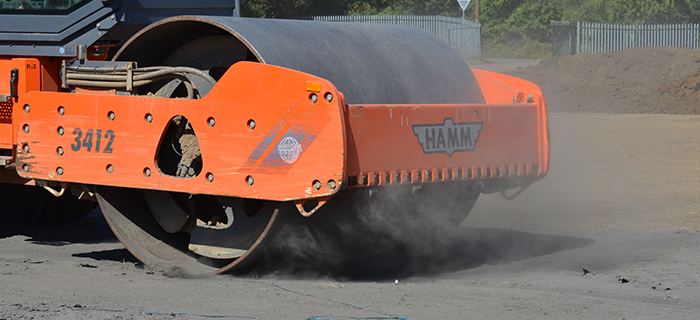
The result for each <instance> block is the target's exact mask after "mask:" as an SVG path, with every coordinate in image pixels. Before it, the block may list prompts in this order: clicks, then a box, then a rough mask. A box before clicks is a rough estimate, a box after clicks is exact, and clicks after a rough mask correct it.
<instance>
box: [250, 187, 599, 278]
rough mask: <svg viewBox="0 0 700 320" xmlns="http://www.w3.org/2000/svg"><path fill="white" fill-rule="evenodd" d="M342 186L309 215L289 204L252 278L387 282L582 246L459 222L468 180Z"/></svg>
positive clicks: (470, 200)
mask: <svg viewBox="0 0 700 320" xmlns="http://www.w3.org/2000/svg"><path fill="white" fill-rule="evenodd" d="M369 193H370V190H369V189H368V188H358V189H354V190H346V191H344V192H343V193H341V194H339V195H338V196H337V197H336V198H334V199H333V200H332V201H330V202H329V203H327V204H326V206H324V207H323V208H322V209H321V210H319V211H318V212H317V213H315V214H314V215H313V216H312V217H310V218H302V217H301V216H300V215H299V214H298V213H297V212H294V210H295V209H294V208H293V207H292V206H290V207H289V210H285V212H283V213H284V215H285V216H284V217H283V219H284V220H285V221H283V222H282V223H280V225H281V226H280V227H279V229H278V230H273V231H274V232H271V234H270V239H269V242H268V244H267V246H266V253H267V255H266V261H265V264H264V265H263V266H261V267H260V268H256V270H255V271H254V273H253V274H252V275H254V276H262V275H269V274H275V275H277V276H282V277H284V276H288V277H292V278H300V277H302V278H307V277H308V278H321V277H331V278H334V279H339V280H359V281H362V280H367V281H377V280H391V281H393V280H394V279H401V278H406V277H409V276H420V275H426V276H427V275H435V274H441V273H447V272H453V271H459V270H465V269H470V268H475V267H478V266H481V265H483V264H498V263H507V262H511V261H517V260H521V259H526V258H530V257H534V256H539V255H544V254H549V253H554V252H558V251H561V250H567V249H573V248H578V247H582V246H585V245H588V244H589V243H590V242H591V241H590V240H587V239H580V238H572V237H562V236H549V235H538V234H532V233H527V232H518V231H512V230H506V229H494V228H464V227H459V224H460V222H461V221H462V220H463V218H464V217H466V215H467V214H468V213H469V210H470V209H471V207H472V206H473V204H474V201H475V200H476V198H475V195H476V194H477V193H476V190H474V189H473V185H471V184H469V183H462V182H459V183H440V184H435V185H424V186H423V188H422V189H420V190H414V189H413V188H412V187H410V186H409V187H405V186H402V187H384V188H381V189H379V190H378V191H373V192H372V195H371V196H369Z"/></svg>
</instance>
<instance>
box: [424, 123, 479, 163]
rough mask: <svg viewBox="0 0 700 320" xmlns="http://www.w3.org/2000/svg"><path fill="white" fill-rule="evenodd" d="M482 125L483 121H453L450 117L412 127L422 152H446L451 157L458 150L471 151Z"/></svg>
mask: <svg viewBox="0 0 700 320" xmlns="http://www.w3.org/2000/svg"><path fill="white" fill-rule="evenodd" d="M483 126H484V123H483V122H465V123H454V122H453V121H452V118H445V121H444V122H443V123H442V124H419V125H414V126H412V127H413V133H414V134H415V135H416V137H417V138H418V143H420V145H421V147H423V153H426V154H427V153H446V154H447V156H449V157H451V156H452V154H453V153H455V152H458V151H473V150H474V147H476V142H477V141H478V140H479V134H480V133H481V128H482V127H483Z"/></svg>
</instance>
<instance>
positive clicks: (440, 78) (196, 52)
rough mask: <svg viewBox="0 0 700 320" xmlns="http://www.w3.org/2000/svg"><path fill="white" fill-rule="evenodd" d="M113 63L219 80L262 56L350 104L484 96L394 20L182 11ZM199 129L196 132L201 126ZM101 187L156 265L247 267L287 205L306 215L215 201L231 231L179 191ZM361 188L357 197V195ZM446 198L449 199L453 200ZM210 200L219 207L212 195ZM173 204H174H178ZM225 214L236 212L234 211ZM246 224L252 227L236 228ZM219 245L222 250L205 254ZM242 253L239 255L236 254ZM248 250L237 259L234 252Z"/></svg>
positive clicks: (118, 224) (469, 197)
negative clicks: (185, 70) (325, 83)
mask: <svg viewBox="0 0 700 320" xmlns="http://www.w3.org/2000/svg"><path fill="white" fill-rule="evenodd" d="M183 40H184V44H183ZM399 53H400V54H399ZM115 60H124V61H136V62H137V63H138V66H139V67H149V66H167V65H173V66H189V67H194V68H197V69H200V70H203V71H208V72H209V75H210V76H212V77H213V78H214V79H219V77H220V76H221V75H222V74H223V72H224V71H225V70H226V69H227V68H228V67H229V66H230V65H232V64H233V63H236V62H238V61H256V62H260V63H265V64H271V65H277V66H281V67H286V68H290V69H294V70H299V71H302V72H307V73H309V74H313V75H315V76H319V77H321V78H324V79H328V80H330V81H331V82H333V83H334V85H336V87H337V88H338V89H339V90H340V91H341V92H343V93H344V94H345V96H346V103H348V104H358V103H359V104H401V103H409V104H416V103H453V104H454V103H483V102H484V99H483V95H482V93H481V89H480V87H479V85H478V83H477V82H476V80H475V78H474V76H473V74H472V73H471V70H470V69H469V67H468V66H467V65H466V64H465V63H464V61H463V60H462V58H461V57H460V56H459V55H458V54H457V53H456V52H455V51H454V50H453V49H452V48H450V47H449V46H448V45H446V44H445V43H444V42H442V41H441V40H439V39H436V38H434V37H432V36H430V35H428V34H427V33H424V32H421V31H418V30H416V29H413V28H404V27H396V26H383V25H372V26H369V25H363V24H340V23H310V22H306V21H286V20H269V19H240V18H219V17H196V16H195V17H174V18H168V19H164V20H161V21H159V22H156V23H154V24H152V25H150V26H148V27H146V28H144V29H142V30H141V31H139V32H138V33H137V34H136V35H135V36H134V37H132V38H131V39H130V40H129V41H127V42H126V44H125V45H124V46H123V47H122V48H121V49H120V51H119V52H118V53H117V54H116V56H115ZM416 62H420V63H416ZM358 79H360V80H362V81H358ZM200 80H201V79H197V78H195V79H194V80H193V82H195V83H194V84H195V86H196V87H197V91H198V93H199V95H195V98H197V97H202V96H204V95H206V93H207V92H208V91H209V90H210V89H211V87H209V86H208V85H207V82H206V81H200ZM377 82H381V83H382V84H387V83H390V84H391V85H390V86H386V85H378V83H377ZM178 85H179V84H178V83H177V82H176V81H174V82H173V81H164V82H163V83H160V84H158V85H156V86H155V87H154V88H148V89H140V91H139V92H138V93H139V94H141V95H146V94H155V95H156V96H160V97H178V98H181V97H183V95H182V91H183V90H182V88H180V89H179V90H177V86H178ZM188 95H189V93H188ZM193 130H194V131H195V132H196V130H197V128H193ZM159 158H160V157H159ZM159 160H160V159H159ZM201 161H203V162H206V161H207V159H206V154H204V155H201ZM178 172H179V170H178ZM427 189H432V190H428V191H427V192H425V193H418V194H414V193H413V192H411V193H404V194H405V196H404V197H405V198H404V199H403V200H405V201H399V203H402V202H403V203H404V204H405V203H412V204H416V206H419V207H421V208H422V207H423V206H424V205H425V204H426V203H428V201H425V200H426V199H427V198H429V196H430V195H431V194H433V193H435V192H438V193H440V190H439V189H440V187H436V188H433V187H428V188H427ZM366 191H367V190H357V192H352V191H350V190H347V191H343V193H348V196H347V197H345V195H344V194H341V195H339V198H338V199H335V200H334V201H332V202H331V203H330V204H327V205H326V206H324V208H323V209H324V210H323V211H324V212H328V213H331V212H335V211H338V212H342V211H345V210H348V209H350V210H364V208H363V206H362V205H361V206H359V207H358V206H356V205H355V204H353V200H356V199H359V200H360V201H366V200H367V199H366V197H367V196H366V195H364V193H365V192H366ZM96 193H97V198H98V202H99V204H100V207H101V209H102V211H103V213H104V215H105V217H106V219H107V221H108V222H109V224H110V226H111V227H112V230H113V231H114V232H115V234H117V237H118V238H119V239H120V240H121V242H122V243H123V244H124V245H125V246H126V247H127V248H128V249H129V251H131V252H132V253H133V254H134V255H135V256H136V257H138V258H139V259H140V260H141V261H143V262H144V263H145V264H147V265H150V266H153V267H156V268H162V269H169V268H181V269H184V270H185V271H187V272H192V273H203V272H208V273H221V272H226V271H235V272H238V271H244V270H247V267H248V266H250V265H251V264H253V263H254V262H255V261H256V260H257V259H256V258H258V257H259V256H261V252H262V251H263V250H261V248H262V247H263V244H264V240H265V238H266V236H267V235H268V233H269V232H270V229H271V227H272V226H273V224H275V221H276V220H277V219H278V216H280V210H282V209H281V208H286V209H284V211H285V214H283V216H285V217H292V216H295V214H298V213H295V212H286V211H287V210H290V211H293V210H295V208H294V206H292V205H288V204H286V203H272V202H270V203H267V204H265V205H264V206H262V209H261V210H260V211H259V212H256V214H255V215H253V216H249V215H247V214H244V215H240V214H239V215H237V212H240V211H244V212H245V210H240V208H241V207H244V205H241V201H245V200H242V199H235V198H222V197H217V198H216V201H218V202H219V204H220V207H219V208H218V209H212V210H213V211H221V210H222V209H221V208H222V207H224V209H223V210H224V211H226V210H227V209H225V208H235V207H238V208H239V210H235V209H232V210H230V211H232V214H233V216H234V218H233V223H232V224H231V223H230V219H226V220H228V221H226V223H225V225H226V226H227V227H224V228H223V230H225V231H222V229H218V230H213V231H212V230H211V228H207V224H212V225H214V226H216V225H217V221H212V220H209V219H208V218H205V219H199V220H201V221H200V223H199V226H195V224H196V223H195V222H196V220H197V218H198V217H197V216H208V215H211V214H209V213H211V212H209V213H207V212H206V211H207V210H194V211H199V212H195V213H194V214H193V213H192V212H189V213H187V211H188V210H187V209H188V208H187V207H188V205H183V204H182V203H178V201H177V200H168V198H172V199H174V198H177V197H179V196H178V195H176V194H168V193H167V192H162V191H142V190H134V189H125V188H114V187H104V186H100V187H96ZM355 193H357V194H358V195H357V196H352V195H354V194H355ZM381 194H382V193H380V195H379V196H378V197H374V201H369V202H374V203H384V204H385V205H388V204H387V203H386V202H384V201H383V200H396V199H393V197H389V198H387V199H384V198H385V196H382V195H381ZM363 195H364V196H363ZM477 196H478V192H477V193H476V195H474V194H472V193H467V194H466V199H464V195H457V196H456V198H457V199H461V200H462V201H460V203H461V204H462V206H461V208H460V209H462V213H460V214H458V215H457V216H452V217H450V219H451V220H453V223H454V224H459V222H461V220H463V219H464V217H466V214H467V213H468V211H469V210H468V209H470V208H471V206H472V205H473V202H474V201H475V200H476V197H477ZM344 198H347V199H350V204H351V205H348V206H347V207H346V208H344V207H343V206H338V205H336V204H337V203H344V201H342V199H344ZM147 199H148V200H147ZM443 199H444V200H446V201H451V200H454V199H455V197H448V196H445V197H443ZM465 200H466V201H465ZM209 201H212V203H214V202H213V201H214V200H211V199H210V200H209ZM389 202H391V201H389ZM433 203H434V202H433ZM365 204H366V203H365ZM178 206H179V207H180V209H181V210H180V209H177V207H178ZM182 207H185V208H182ZM190 207H191V206H190ZM173 208H174V209H175V210H170V209H173ZM212 208H213V206H212ZM351 208H352V209H351ZM189 209H190V211H192V210H191V208H189ZM465 209H466V210H465ZM202 211H204V212H202ZM286 213H288V214H286ZM319 213H322V212H319ZM317 214H318V213H317ZM214 215H216V214H214ZM218 216H220V218H223V217H224V216H226V217H229V213H228V212H227V213H226V214H225V215H222V214H220V213H219V214H218ZM205 220H208V221H205ZM312 220H313V219H312ZM280 224H282V223H280ZM238 225H240V226H242V229H245V230H243V231H242V232H238V230H236V229H237V226H238ZM166 230H168V231H166ZM202 231H206V232H204V233H202ZM193 242H194V246H192V244H193ZM208 244H215V245H213V246H209V245H208ZM211 247H213V248H214V250H209V251H208V252H204V251H207V250H204V251H201V250H199V249H207V248H211ZM217 248H224V249H225V250H224V251H225V254H224V256H225V258H221V259H212V258H210V257H212V256H215V255H216V251H217ZM190 249H196V250H194V251H198V252H200V253H202V254H203V255H199V254H195V253H194V252H193V250H190ZM229 249H230V250H229ZM236 250H240V251H238V253H236ZM240 253H242V254H241V255H240V256H238V257H237V258H236V257H233V256H237V255H238V254H240ZM207 256H208V257H207Z"/></svg>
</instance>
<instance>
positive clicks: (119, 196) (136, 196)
mask: <svg viewBox="0 0 700 320" xmlns="http://www.w3.org/2000/svg"><path fill="white" fill-rule="evenodd" d="M95 189H96V195H97V202H98V203H99V205H100V209H102V212H103V214H104V216H105V218H106V220H107V223H109V226H110V227H111V228H112V231H114V233H115V234H116V235H117V237H118V238H119V240H120V241H121V242H122V243H123V244H124V246H125V247H126V248H127V249H128V250H129V251H130V252H131V253H132V254H133V255H134V256H135V257H137V258H138V259H139V260H141V261H142V262H143V263H144V264H146V265H149V266H151V267H154V268H157V269H166V270H167V269H173V268H176V269H180V270H182V271H184V272H186V273H188V274H202V273H213V274H217V273H223V272H228V271H234V270H246V269H247V267H248V266H250V265H252V264H253V263H254V261H256V260H257V259H256V258H260V256H261V255H260V253H259V252H258V251H259V250H256V249H260V247H261V244H262V243H263V239H264V238H265V237H266V235H267V234H268V232H269V230H270V228H271V227H272V225H273V224H274V222H275V220H276V219H277V217H278V215H279V211H280V204H279V203H275V202H268V203H266V204H265V205H264V206H263V208H262V209H261V210H260V211H259V212H257V213H256V215H255V216H254V217H249V218H251V219H255V220H256V221H255V223H254V224H253V225H252V228H248V229H247V230H245V231H244V232H242V233H240V234H235V231H237V230H235V229H234V227H233V226H234V225H236V222H234V223H233V224H232V225H231V227H229V229H227V230H229V231H230V232H220V231H221V230H220V231H219V232H216V233H218V234H220V236H219V237H218V238H216V239H214V240H215V241H219V242H220V243H223V242H226V243H233V244H235V243H243V244H245V245H249V246H248V247H247V248H240V249H242V250H243V249H244V250H245V253H243V254H242V255H241V256H240V257H238V258H233V259H211V258H207V257H204V256H200V255H197V254H195V253H193V252H192V251H190V250H189V248H188V247H189V245H190V238H191V236H190V234H189V233H188V232H186V231H180V232H176V233H168V232H166V231H165V230H164V229H163V228H162V227H161V225H160V224H159V223H158V221H157V220H156V218H155V217H154V216H153V215H152V214H151V212H150V210H149V207H148V205H147V203H146V200H145V199H144V197H143V195H142V191H141V190H136V189H125V188H116V187H103V186H98V187H95ZM222 200H223V201H224V202H226V201H233V202H236V201H242V199H236V198H222ZM237 218H239V219H245V216H244V215H237ZM234 221H235V220H234ZM196 228H199V227H196Z"/></svg>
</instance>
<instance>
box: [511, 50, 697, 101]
mask: <svg viewBox="0 0 700 320" xmlns="http://www.w3.org/2000/svg"><path fill="white" fill-rule="evenodd" d="M508 73H509V74H511V75H513V76H516V77H519V78H523V79H526V80H530V81H532V82H534V83H536V84H537V85H539V86H540V87H541V88H542V91H543V93H544V96H545V98H546V99H547V106H548V107H549V110H550V111H553V112H603V113H668V114H698V113H700V50H696V49H681V48H671V47H652V48H635V49H629V50H625V51H619V52H605V53H600V54H595V55H590V54H585V53H583V54H577V55H573V56H564V57H552V58H550V59H547V60H544V61H542V62H540V63H539V64H538V65H535V66H532V67H528V68H519V69H515V70H512V71H510V72H508Z"/></svg>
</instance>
